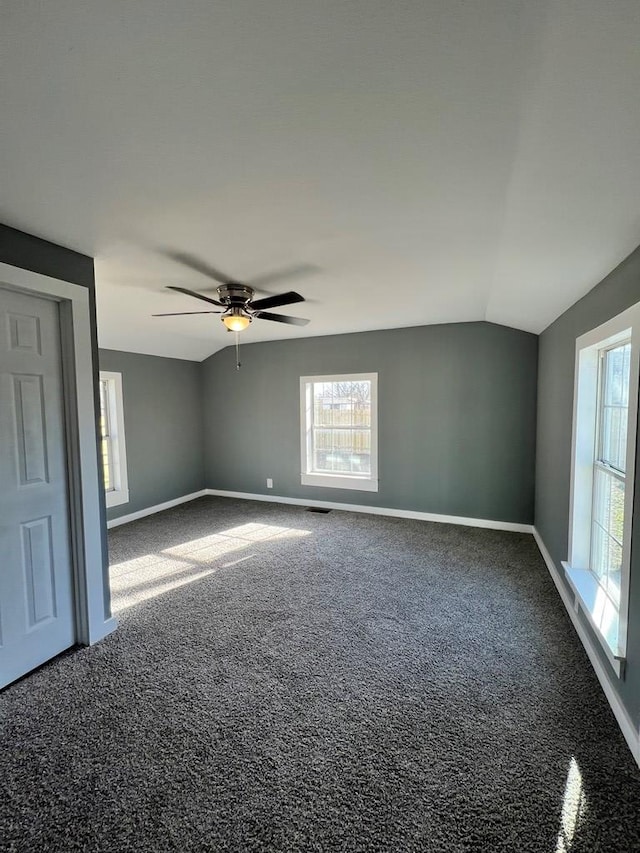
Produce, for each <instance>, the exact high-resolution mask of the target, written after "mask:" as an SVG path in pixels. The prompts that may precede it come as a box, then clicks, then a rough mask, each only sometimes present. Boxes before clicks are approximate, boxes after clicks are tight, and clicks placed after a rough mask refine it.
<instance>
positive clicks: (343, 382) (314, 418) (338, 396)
mask: <svg viewBox="0 0 640 853" xmlns="http://www.w3.org/2000/svg"><path fill="white" fill-rule="evenodd" d="M377 381H378V375H377V373H354V374H348V375H344V376H303V377H301V379H300V409H301V417H300V420H301V424H300V425H301V454H302V476H301V482H302V484H303V485H306V486H329V487H331V488H334V489H360V490H364V491H370V492H377V491H378V429H377V425H378V403H377Z"/></svg>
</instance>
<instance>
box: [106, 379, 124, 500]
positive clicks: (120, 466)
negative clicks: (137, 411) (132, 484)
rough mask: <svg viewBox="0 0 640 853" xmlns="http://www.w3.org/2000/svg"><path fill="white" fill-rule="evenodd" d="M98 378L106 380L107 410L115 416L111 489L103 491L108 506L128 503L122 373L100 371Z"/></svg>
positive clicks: (113, 423) (112, 436) (113, 422)
mask: <svg viewBox="0 0 640 853" xmlns="http://www.w3.org/2000/svg"><path fill="white" fill-rule="evenodd" d="M100 379H101V380H102V381H106V382H107V394H108V398H109V402H108V405H109V411H110V413H111V414H112V415H113V414H115V417H113V418H111V421H110V427H111V433H110V435H111V438H112V439H113V441H112V451H113V458H112V466H113V470H112V472H111V473H112V477H113V489H110V490H109V491H108V492H107V491H105V500H106V504H107V506H108V507H112V506H121V505H122V504H126V503H129V478H128V475H127V446H126V441H125V433H124V403H123V396H122V374H121V373H112V372H109V371H107V370H101V371H100Z"/></svg>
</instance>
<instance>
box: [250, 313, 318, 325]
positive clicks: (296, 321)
mask: <svg viewBox="0 0 640 853" xmlns="http://www.w3.org/2000/svg"><path fill="white" fill-rule="evenodd" d="M253 316H254V317H257V318H258V319H259V320H274V321H275V322H276V323H287V324H288V325H289V326H306V325H307V323H308V322H309V321H308V320H303V319H302V317H285V316H284V314H269V312H268V311H256V313H255V314H254V315H253Z"/></svg>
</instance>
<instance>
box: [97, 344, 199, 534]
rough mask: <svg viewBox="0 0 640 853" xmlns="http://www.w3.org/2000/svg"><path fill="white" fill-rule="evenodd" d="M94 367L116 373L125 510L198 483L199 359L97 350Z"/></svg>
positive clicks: (111, 512)
mask: <svg viewBox="0 0 640 853" xmlns="http://www.w3.org/2000/svg"><path fill="white" fill-rule="evenodd" d="M100 369H101V370H112V371H116V372H118V373H122V396H123V406H124V426H125V437H126V444H127V473H128V479H129V503H127V504H123V505H122V506H117V507H111V508H110V509H108V510H107V516H108V518H109V519H112V518H118V517H119V516H121V515H128V514H129V513H131V512H136V511H137V510H140V509H145V508H146V507H149V506H154V505H156V504H160V503H164V501H169V500H172V499H173V498H179V497H182V496H183V495H188V494H191V493H193V492H197V491H199V490H200V489H202V488H204V466H203V431H202V389H201V386H200V372H201V365H200V364H199V363H197V362H193V361H182V360H180V359H175V358H159V357H157V356H153V355H137V354H135V353H127V352H117V351H114V350H100Z"/></svg>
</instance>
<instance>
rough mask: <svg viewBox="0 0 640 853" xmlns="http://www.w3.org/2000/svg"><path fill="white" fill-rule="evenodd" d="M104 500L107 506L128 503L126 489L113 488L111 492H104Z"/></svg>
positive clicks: (127, 491)
mask: <svg viewBox="0 0 640 853" xmlns="http://www.w3.org/2000/svg"><path fill="white" fill-rule="evenodd" d="M105 500H106V504H107V507H112V506H121V505H122V504H128V503H129V490H128V489H114V490H113V491H111V492H105Z"/></svg>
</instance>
